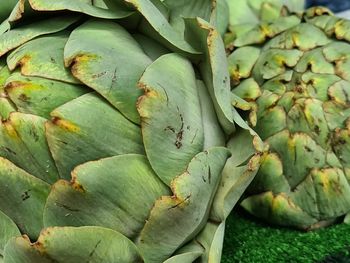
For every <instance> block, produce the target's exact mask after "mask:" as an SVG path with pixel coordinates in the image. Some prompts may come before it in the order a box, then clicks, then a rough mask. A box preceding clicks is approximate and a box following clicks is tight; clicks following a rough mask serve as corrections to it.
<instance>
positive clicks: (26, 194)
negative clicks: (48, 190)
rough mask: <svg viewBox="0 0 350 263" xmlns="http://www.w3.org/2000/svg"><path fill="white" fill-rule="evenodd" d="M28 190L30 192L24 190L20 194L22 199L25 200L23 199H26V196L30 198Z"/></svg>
mask: <svg viewBox="0 0 350 263" xmlns="http://www.w3.org/2000/svg"><path fill="white" fill-rule="evenodd" d="M29 192H30V190H27V191H24V192H23V193H22V195H21V198H22V201H25V200H27V199H28V198H30V195H29Z"/></svg>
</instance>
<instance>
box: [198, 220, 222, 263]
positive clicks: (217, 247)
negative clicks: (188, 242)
mask: <svg viewBox="0 0 350 263" xmlns="http://www.w3.org/2000/svg"><path fill="white" fill-rule="evenodd" d="M224 234H225V221H223V222H221V223H215V222H208V223H207V224H206V226H205V227H204V229H203V230H202V232H201V233H199V235H198V236H197V237H196V242H198V243H199V244H201V245H202V246H203V247H204V248H205V253H203V255H202V256H201V258H200V259H199V261H198V262H200V263H220V262H221V252H222V246H223V243H224Z"/></svg>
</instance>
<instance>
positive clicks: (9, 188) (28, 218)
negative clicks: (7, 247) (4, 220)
mask: <svg viewBox="0 0 350 263" xmlns="http://www.w3.org/2000/svg"><path fill="white" fill-rule="evenodd" d="M0 168H1V169H0V184H1V185H2V187H1V188H0V200H1V203H0V210H1V211H2V212H3V213H5V214H6V215H7V216H8V217H9V218H11V219H12V220H13V221H14V223H16V225H17V226H18V228H19V229H20V230H21V231H22V232H23V233H26V234H27V235H29V237H30V238H36V237H37V236H38V235H39V232H40V230H41V229H42V227H43V220H42V213H43V211H44V205H45V202H46V198H47V196H48V194H49V191H50V185H49V184H47V183H45V182H44V181H42V180H40V179H38V178H36V177H34V176H32V175H30V174H28V173H27V172H25V171H24V170H22V169H20V168H19V167H17V166H15V165H14V164H13V163H11V162H10V161H9V160H7V159H4V158H0ZM33 211H35V212H33ZM11 228H12V230H13V227H11ZM4 230H5V229H4ZM4 230H2V231H4ZM8 230H9V231H10V228H9V229H8ZM2 237H3V236H1V238H2Z"/></svg>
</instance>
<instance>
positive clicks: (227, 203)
mask: <svg viewBox="0 0 350 263" xmlns="http://www.w3.org/2000/svg"><path fill="white" fill-rule="evenodd" d="M260 143H261V142H260V139H259V138H258V137H257V136H255V135H254V136H252V135H251V134H250V132H249V131H248V130H244V129H239V130H238V131H237V132H236V133H235V134H234V135H233V136H232V137H231V139H230V140H229V142H228V143H227V147H228V149H229V150H230V151H231V157H230V158H229V159H228V160H227V162H226V165H225V167H224V169H223V171H222V178H221V182H220V184H219V187H218V190H217V193H216V195H215V198H214V201H213V207H212V210H211V214H210V219H212V220H214V221H216V222H223V221H225V219H226V217H227V216H228V215H229V214H230V212H231V210H232V209H233V207H234V205H235V204H236V203H237V202H238V201H239V198H240V197H241V196H242V194H243V192H244V191H245V190H246V189H247V187H248V185H249V184H250V183H251V182H252V180H253V179H254V177H255V175H256V173H257V172H258V170H259V167H260V162H261V156H260V155H261V150H262V149H261V146H260V145H259V144H260Z"/></svg>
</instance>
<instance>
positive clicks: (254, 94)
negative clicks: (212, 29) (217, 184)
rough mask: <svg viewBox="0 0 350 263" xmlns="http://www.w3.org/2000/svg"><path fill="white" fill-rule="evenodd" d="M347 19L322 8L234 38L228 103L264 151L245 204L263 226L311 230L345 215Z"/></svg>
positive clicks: (349, 198)
mask: <svg viewBox="0 0 350 263" xmlns="http://www.w3.org/2000/svg"><path fill="white" fill-rule="evenodd" d="M349 30H350V21H347V20H344V19H341V18H337V17H335V16H333V15H332V14H331V12H330V11H329V10H327V9H325V8H322V7H316V8H311V9H308V10H306V11H305V12H304V13H290V14H286V15H282V16H280V17H279V18H277V19H275V20H274V21H270V22H269V23H261V24H259V25H258V26H255V27H254V28H253V29H251V30H248V31H247V32H245V33H244V34H242V35H241V36H238V37H237V38H236V39H235V40H234V41H233V43H231V47H232V46H234V47H235V50H234V51H233V52H230V54H229V56H228V63H229V71H230V76H231V86H232V92H233V93H234V94H235V95H238V96H239V97H240V98H243V99H245V102H244V103H242V102H235V101H234V102H233V103H234V104H235V105H236V106H238V107H240V108H241V109H242V110H244V111H247V110H249V111H250V112H249V113H248V112H247V114H246V116H247V117H246V118H247V120H249V123H250V125H251V126H252V127H254V129H255V131H256V132H257V133H258V134H259V136H260V137H261V138H262V139H263V140H264V141H265V142H266V143H267V145H268V147H269V149H268V150H266V151H265V152H264V153H263V155H262V162H261V166H260V169H259V171H258V173H257V176H256V177H255V178H254V180H253V182H252V184H251V185H250V186H249V188H248V190H247V195H246V196H245V198H244V200H243V201H242V203H241V204H242V206H243V207H244V208H245V209H246V210H247V211H249V212H250V213H251V214H253V215H255V216H257V217H260V218H262V219H264V220H266V221H267V222H271V223H274V224H279V225H283V226H291V227H296V228H300V229H314V228H318V227H322V226H325V225H328V224H330V223H332V222H334V221H335V220H336V219H337V218H338V217H341V216H344V215H345V214H347V213H348V212H349V211H350V185H349V182H350V118H349V117H350V107H349V106H350V104H349V94H350V75H349V72H350V68H349V65H350V64H349V58H350V57H349V54H350V45H349V41H350V35H349V32H350V31H349Z"/></svg>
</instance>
